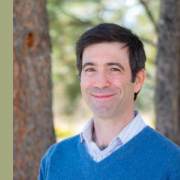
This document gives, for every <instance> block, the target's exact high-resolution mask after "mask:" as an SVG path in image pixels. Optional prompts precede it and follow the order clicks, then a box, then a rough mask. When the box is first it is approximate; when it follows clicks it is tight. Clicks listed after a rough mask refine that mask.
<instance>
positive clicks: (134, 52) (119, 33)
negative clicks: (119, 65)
mask: <svg viewBox="0 0 180 180" xmlns="http://www.w3.org/2000/svg"><path fill="white" fill-rule="evenodd" d="M113 42H119V43H123V44H124V48H125V47H127V48H128V53H129V64H130V68H131V81H132V83H134V82H135V80H136V76H137V73H138V72H139V71H140V70H142V69H145V61H146V55H145V52H144V47H143V44H142V42H141V41H140V40H139V38H138V37H137V36H136V35H134V34H133V33H132V32H131V31H130V30H128V29H126V28H124V27H121V26H119V25H116V24H110V23H104V24H100V25H98V26H96V27H94V28H92V29H90V30H88V31H86V32H85V33H84V34H83V35H82V36H81V37H80V38H79V40H78V42H77V45H76V56H77V69H78V71H79V75H78V76H79V79H81V73H82V63H83V62H82V57H83V52H84V50H85V49H86V48H87V47H89V46H91V45H93V44H99V43H113ZM137 94H138V92H137V93H135V94H134V100H135V99H136V96H137Z"/></svg>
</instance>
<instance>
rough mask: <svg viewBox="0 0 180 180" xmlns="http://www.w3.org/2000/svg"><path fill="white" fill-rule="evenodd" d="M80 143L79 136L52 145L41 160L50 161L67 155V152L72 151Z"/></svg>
mask: <svg viewBox="0 0 180 180" xmlns="http://www.w3.org/2000/svg"><path fill="white" fill-rule="evenodd" d="M79 142H80V136H79V135H76V136H73V137H70V138H68V139H65V140H63V141H61V142H57V143H55V144H53V145H52V146H51V147H50V148H49V149H48V150H47V152H46V153H45V155H44V157H43V159H46V160H47V159H51V158H56V157H59V156H63V155H65V154H67V152H68V151H72V150H73V149H75V147H76V146H77V145H78V143H79Z"/></svg>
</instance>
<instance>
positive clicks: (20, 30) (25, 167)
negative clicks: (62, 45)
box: [13, 0, 55, 180]
mask: <svg viewBox="0 0 180 180" xmlns="http://www.w3.org/2000/svg"><path fill="white" fill-rule="evenodd" d="M45 4H46V2H45V0H30V1H28V0H23V1H21V0H14V6H13V10H14V12H13V21H14V25H13V28H14V29H13V36H14V42H13V52H14V55H13V86H14V89H13V106H14V109H13V119H14V122H13V130H14V132H13V140H14V145H13V151H14V162H13V169H14V173H13V179H14V180H26V179H27V180H29V179H37V177H38V169H39V165H40V160H41V158H42V156H43V155H44V153H45V152H46V150H47V149H48V147H49V146H50V145H51V144H52V143H54V142H55V135H54V129H53V118H52V96H51V88H52V85H51V59H50V40H49V36H48V25H47V16H46V9H45Z"/></svg>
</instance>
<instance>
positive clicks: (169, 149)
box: [39, 126, 180, 180]
mask: <svg viewBox="0 0 180 180" xmlns="http://www.w3.org/2000/svg"><path fill="white" fill-rule="evenodd" d="M165 179H169V180H180V148H179V147H178V146H176V145H175V144H174V143H172V142H171V141H170V140H168V139H167V138H165V137H164V136H162V135H161V134H159V133H158V132H156V131H155V130H153V129H152V128H150V127H149V126H147V127H145V128H144V129H143V130H142V131H141V132H140V133H139V134H137V135H136V136H135V137H133V138H132V139H131V140H130V141H129V142H127V143H126V144H125V145H124V146H122V147H121V148H119V149H118V150H117V151H115V152H114V153H112V154H111V155H110V156H108V157H107V158H105V159H104V160H102V161H100V162H99V163H97V162H95V161H93V159H92V158H91V157H90V156H89V154H88V153H87V151H86V150H85V148H84V146H83V145H82V143H81V141H80V136H79V135H77V136H74V137H72V138H69V139H67V140H64V141H62V142H60V143H56V144H54V145H53V146H51V148H50V149H49V150H48V151H47V153H46V154H45V156H44V157H43V159H42V162H41V166H40V172H39V180H165Z"/></svg>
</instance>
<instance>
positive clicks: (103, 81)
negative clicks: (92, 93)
mask: <svg viewBox="0 0 180 180" xmlns="http://www.w3.org/2000/svg"><path fill="white" fill-rule="evenodd" d="M109 86H110V82H109V80H108V77H107V74H106V73H105V72H98V73H97V75H96V77H95V83H94V87H96V88H99V89H103V88H105V87H109Z"/></svg>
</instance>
